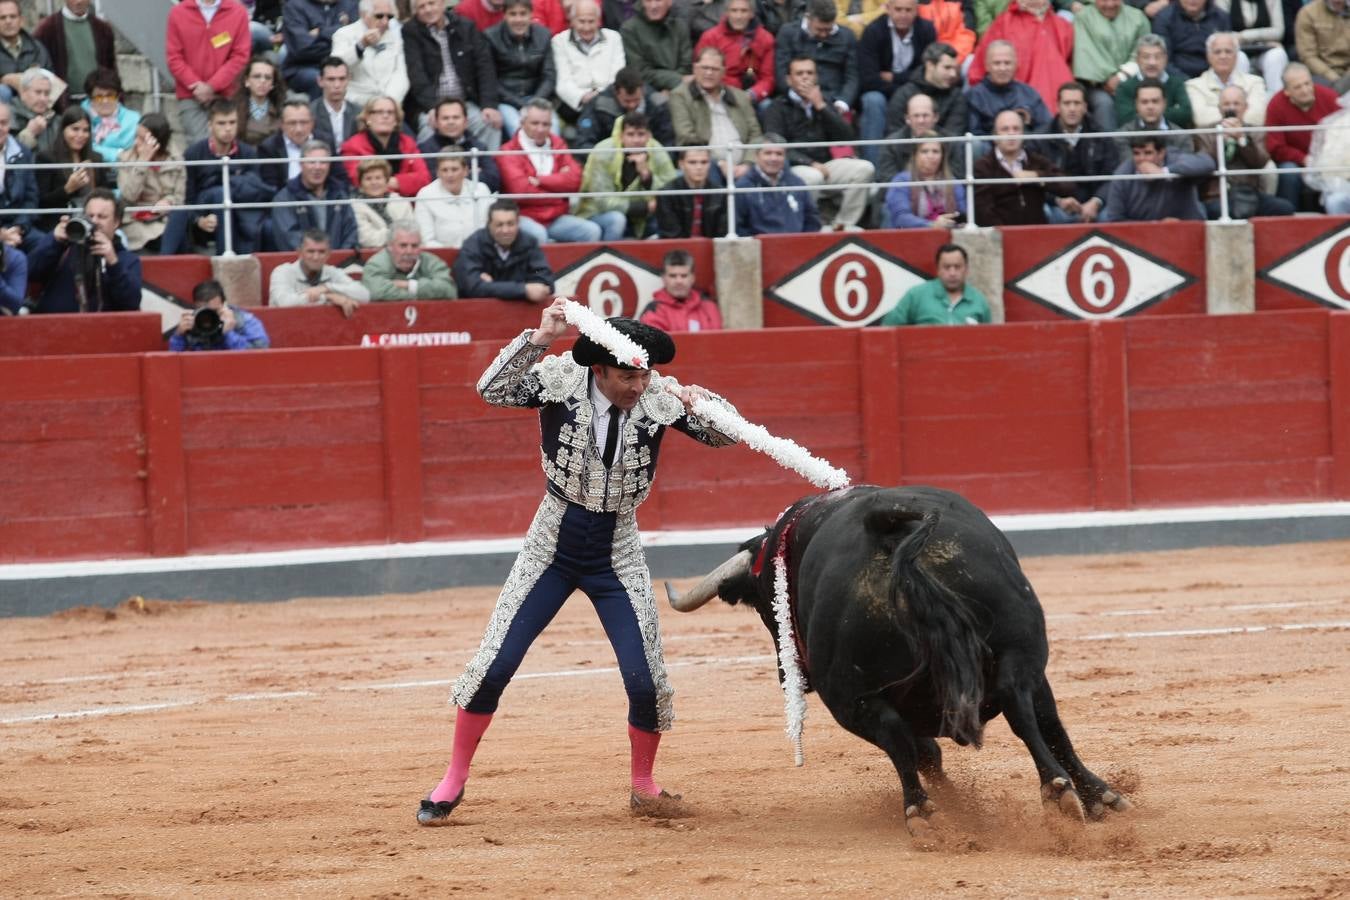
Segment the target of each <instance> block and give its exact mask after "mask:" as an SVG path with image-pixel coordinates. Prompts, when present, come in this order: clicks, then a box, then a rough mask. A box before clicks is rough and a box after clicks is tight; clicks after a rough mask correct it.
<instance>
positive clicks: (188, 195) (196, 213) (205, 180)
mask: <svg viewBox="0 0 1350 900" xmlns="http://www.w3.org/2000/svg"><path fill="white" fill-rule="evenodd" d="M238 128H239V112H238V111H237V110H236V109H235V105H234V103H233V102H231V101H229V100H225V99H217V100H213V101H212V102H211V109H210V120H209V124H208V130H209V131H210V136H209V137H207V138H204V139H202V140H200V141H197V142H196V143H195V144H191V145H189V146H188V148H187V151H186V152H184V154H183V160H184V161H185V162H187V161H195V160H207V159H217V160H220V159H224V158H225V157H227V156H228V157H230V159H231V160H241V159H242V160H247V159H257V157H258V151H257V150H255V149H253V148H252V147H250V146H249V145H248V144H245V143H242V142H241V141H239V140H238V139H237V133H238ZM223 169H224V166H223V165H220V166H188V167H187V188H186V190H185V192H184V193H185V201H186V203H187V205H191V206H195V205H198V204H203V205H204V204H208V203H220V202H222V201H223V199H224V190H223V188H222V183H223V181H224V177H223V175H222V170H223ZM274 194H275V192H274V191H272V190H271V189H269V188H268V186H267V184H266V183H265V182H264V181H263V180H262V176H261V175H260V174H259V173H258V167H257V166H252V165H246V164H243V163H238V162H235V163H233V164H232V165H231V166H230V197H231V199H232V200H234V202H236V203H265V202H269V201H271V199H272V197H273V196H274ZM227 219H228V225H229V227H230V229H231V231H230V235H231V240H232V241H233V246H234V251H235V252H236V253H252V252H254V251H255V250H256V249H257V248H258V238H259V237H260V233H261V230H262V221H263V213H262V210H259V209H240V210H235V211H233V212H231V213H230V215H229V216H228V217H226V216H225V215H224V213H223V212H220V213H217V212H214V211H213V212H206V213H204V212H201V211H200V210H176V211H174V212H171V213H169V222H168V225H167V226H166V227H165V229H164V236H163V238H162V240H161V243H160V251H159V252H160V253H163V254H170V255H171V254H175V253H180V252H186V251H189V250H190V248H191V246H192V244H193V243H194V242H193V234H192V233H191V231H192V229H194V228H195V229H196V230H197V231H199V232H201V233H203V234H205V235H208V236H214V238H215V244H216V252H217V253H224V252H225V225H226V224H227V221H226V220H227Z"/></svg>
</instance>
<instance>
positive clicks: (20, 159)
mask: <svg viewBox="0 0 1350 900" xmlns="http://www.w3.org/2000/svg"><path fill="white" fill-rule="evenodd" d="M13 118H14V113H13V112H12V111H11V110H10V108H9V107H8V106H6V105H5V104H3V103H0V159H3V160H4V173H5V177H4V178H3V179H2V180H0V242H2V243H4V244H7V245H8V246H10V247H18V248H20V249H21V250H22V251H23V252H24V253H25V254H31V253H32V252H33V251H34V250H36V249H37V248H38V245H40V244H42V243H45V242H46V241H49V240H51V238H50V237H49V236H48V235H47V234H46V233H45V232H43V231H41V230H39V229H38V228H37V227H36V226H35V225H34V223H33V216H32V214H31V213H26V212H24V213H11V212H8V210H11V209H38V208H39V206H38V187H37V178H36V177H35V176H34V175H33V171H34V170H33V169H24V168H16V167H18V166H24V165H31V164H32V162H33V156H32V154H30V153H29V152H28V148H27V147H25V146H24V145H23V144H21V143H19V139H18V138H16V137H15V136H14V135H13V134H12V133H11V132H10V123H11V122H12V121H13Z"/></svg>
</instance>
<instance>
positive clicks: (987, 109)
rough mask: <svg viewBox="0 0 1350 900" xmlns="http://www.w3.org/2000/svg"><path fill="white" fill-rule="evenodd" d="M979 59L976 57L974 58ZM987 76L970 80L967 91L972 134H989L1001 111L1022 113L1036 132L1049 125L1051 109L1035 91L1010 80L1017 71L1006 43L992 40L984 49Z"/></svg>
mask: <svg viewBox="0 0 1350 900" xmlns="http://www.w3.org/2000/svg"><path fill="white" fill-rule="evenodd" d="M976 58H977V59H978V58H979V57H978V55H977V57H976ZM984 67H985V70H986V74H985V76H984V77H983V78H981V79H980V80H979V81H978V82H976V81H975V80H974V79H972V81H971V86H970V90H968V91H966V106H967V108H968V110H969V113H968V115H969V119H970V131H971V133H972V134H990V133H992V132H993V130H994V119H995V117H996V116H998V114H999V113H1001V112H1003V111H1004V110H1009V109H1010V110H1014V111H1020V112H1022V113H1023V114H1024V115H1025V116H1026V117H1027V118H1029V119H1030V120H1031V128H1032V130H1035V131H1039V130H1040V129H1042V128H1044V127H1046V126H1047V125H1049V124H1050V119H1051V118H1052V116H1051V114H1050V109H1049V107H1047V106H1046V105H1045V101H1043V100H1042V99H1041V95H1040V94H1038V93H1036V89H1035V88H1033V87H1032V86H1031V85H1029V84H1026V83H1025V82H1021V81H1017V80H1016V79H1015V78H1013V75H1014V73H1016V71H1017V51H1016V50H1015V49H1013V45H1012V44H1010V43H1009V42H1007V41H993V42H991V43H990V44H989V45H988V46H987V47H985V49H984Z"/></svg>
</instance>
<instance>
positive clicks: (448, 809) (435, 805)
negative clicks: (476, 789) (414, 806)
mask: <svg viewBox="0 0 1350 900" xmlns="http://www.w3.org/2000/svg"><path fill="white" fill-rule="evenodd" d="M463 799H464V788H460V789H459V793H458V794H456V795H455V799H453V800H441V801H439V802H432V801H431V800H429V799H428V800H423V801H422V805H421V806H420V807H419V808H418V810H417V824H418V825H427V826H433V825H449V824H450V813H452V812H454V811H455V807H456V806H459V804H460V802H461V801H463Z"/></svg>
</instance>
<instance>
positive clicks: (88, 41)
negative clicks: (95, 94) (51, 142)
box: [33, 0, 117, 112]
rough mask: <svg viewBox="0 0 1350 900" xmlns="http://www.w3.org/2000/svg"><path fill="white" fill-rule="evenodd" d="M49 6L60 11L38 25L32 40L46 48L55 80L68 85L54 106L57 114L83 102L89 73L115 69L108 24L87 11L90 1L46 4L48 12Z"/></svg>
mask: <svg viewBox="0 0 1350 900" xmlns="http://www.w3.org/2000/svg"><path fill="white" fill-rule="evenodd" d="M52 5H55V6H58V7H60V9H59V10H58V11H57V12H54V13H52V14H51V15H49V16H47V17H46V18H45V19H43V20H42V21H40V22H38V24H37V27H36V28H35V29H33V38H34V39H35V40H37V42H38V43H40V44H42V45H44V46H45V47H46V48H47V53H48V54H50V55H51V58H52V71H53V72H55V73H56V77H57V78H60V79H61V80H62V81H64V82H65V83H66V84H67V85H69V86H70V87H69V89H70V93H69V94H68V95H67V97H66V99H65V100H62V101H61V103H60V104H58V106H57V111H58V112H65V107H66V105H67V104H68V103H69V102H70V101H72V100H73V101H80V100H83V99H84V95H83V94H81V93H80V90H81V86H82V85H83V84H84V79H85V78H87V77H89V73H90V72H92V71H94V69H99V68H103V69H115V68H117V51H116V48H115V46H114V38H113V29H112V25H110V24H109V23H108V22H107V21H106V20H104V19H101V18H99V17H98V16H97V15H96V14H95V13H94V12H93V10H91V9H90V7H91V6H93V0H64V2H61V3H55V4H47V7H48V9H50V8H51V7H52Z"/></svg>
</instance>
